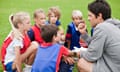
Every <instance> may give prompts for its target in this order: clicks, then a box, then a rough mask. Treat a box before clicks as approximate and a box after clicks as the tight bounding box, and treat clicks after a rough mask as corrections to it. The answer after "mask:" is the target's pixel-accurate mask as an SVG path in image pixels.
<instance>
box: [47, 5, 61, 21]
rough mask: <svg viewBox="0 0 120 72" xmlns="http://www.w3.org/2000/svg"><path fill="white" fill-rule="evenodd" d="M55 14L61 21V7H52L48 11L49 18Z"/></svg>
mask: <svg viewBox="0 0 120 72" xmlns="http://www.w3.org/2000/svg"><path fill="white" fill-rule="evenodd" d="M52 13H54V14H55V16H57V18H58V20H59V19H60V16H61V13H60V9H59V7H57V6H55V7H50V8H49V10H48V18H49V17H50V15H51V14H52Z"/></svg>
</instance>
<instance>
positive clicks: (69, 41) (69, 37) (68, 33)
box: [65, 25, 72, 49]
mask: <svg viewBox="0 0 120 72" xmlns="http://www.w3.org/2000/svg"><path fill="white" fill-rule="evenodd" d="M71 38H72V31H71V27H70V26H69V25H68V29H67V33H66V40H65V41H66V42H65V44H66V47H67V48H68V49H70V44H71Z"/></svg>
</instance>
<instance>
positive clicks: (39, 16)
mask: <svg viewBox="0 0 120 72" xmlns="http://www.w3.org/2000/svg"><path fill="white" fill-rule="evenodd" d="M45 21H46V15H45V12H44V11H43V10H42V9H37V10H35V12H34V22H35V25H34V26H33V27H32V28H31V29H30V31H28V35H29V37H30V39H31V41H37V42H38V43H39V44H41V43H42V42H43V39H42V38H41V26H43V25H45Z"/></svg>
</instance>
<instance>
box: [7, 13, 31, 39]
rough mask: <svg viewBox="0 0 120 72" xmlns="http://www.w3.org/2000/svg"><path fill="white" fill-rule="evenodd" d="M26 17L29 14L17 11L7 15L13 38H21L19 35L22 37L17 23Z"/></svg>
mask: <svg viewBox="0 0 120 72" xmlns="http://www.w3.org/2000/svg"><path fill="white" fill-rule="evenodd" d="M27 18H30V16H29V14H28V13H26V12H18V13H16V14H14V15H13V14H11V15H10V16H9V22H10V24H11V27H12V32H13V35H14V38H17V39H21V37H23V35H22V34H21V33H20V31H19V30H18V28H19V27H18V23H21V24H22V23H23V22H24V21H25V20H26V19H27Z"/></svg>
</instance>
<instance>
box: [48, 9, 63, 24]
mask: <svg viewBox="0 0 120 72" xmlns="http://www.w3.org/2000/svg"><path fill="white" fill-rule="evenodd" d="M60 16H61V13H60V10H59V8H58V7H51V8H49V10H48V21H47V23H46V24H55V25H56V26H60V25H61V23H60V21H59V19H60Z"/></svg>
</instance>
